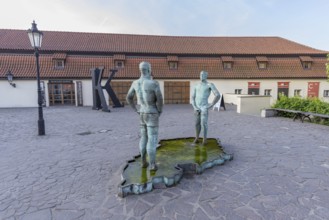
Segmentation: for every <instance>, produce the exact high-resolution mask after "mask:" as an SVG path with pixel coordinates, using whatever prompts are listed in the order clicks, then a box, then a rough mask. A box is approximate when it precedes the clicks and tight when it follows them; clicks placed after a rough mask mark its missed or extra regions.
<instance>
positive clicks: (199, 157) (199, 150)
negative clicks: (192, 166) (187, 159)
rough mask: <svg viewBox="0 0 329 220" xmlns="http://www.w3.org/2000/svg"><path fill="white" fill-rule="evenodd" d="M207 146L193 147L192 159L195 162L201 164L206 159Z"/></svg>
mask: <svg viewBox="0 0 329 220" xmlns="http://www.w3.org/2000/svg"><path fill="white" fill-rule="evenodd" d="M207 158H208V155H207V148H206V147H204V146H201V147H200V146H195V148H194V161H195V162H196V163H197V164H199V165H200V164H202V163H203V162H205V161H207Z"/></svg>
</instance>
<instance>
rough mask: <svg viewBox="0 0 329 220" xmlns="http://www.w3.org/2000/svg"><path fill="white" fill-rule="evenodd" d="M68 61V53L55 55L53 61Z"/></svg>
mask: <svg viewBox="0 0 329 220" xmlns="http://www.w3.org/2000/svg"><path fill="white" fill-rule="evenodd" d="M65 59H66V53H54V54H53V60H65Z"/></svg>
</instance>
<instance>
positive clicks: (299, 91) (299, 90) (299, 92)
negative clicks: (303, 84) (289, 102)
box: [294, 89, 302, 97]
mask: <svg viewBox="0 0 329 220" xmlns="http://www.w3.org/2000/svg"><path fill="white" fill-rule="evenodd" d="M301 93H302V90H301V89H294V97H302V95H301Z"/></svg>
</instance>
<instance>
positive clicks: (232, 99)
mask: <svg viewBox="0 0 329 220" xmlns="http://www.w3.org/2000/svg"><path fill="white" fill-rule="evenodd" d="M239 96H241V94H233V93H226V94H224V102H225V103H229V104H234V105H238V97H239Z"/></svg>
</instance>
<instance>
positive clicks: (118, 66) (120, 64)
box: [115, 60, 125, 68]
mask: <svg viewBox="0 0 329 220" xmlns="http://www.w3.org/2000/svg"><path fill="white" fill-rule="evenodd" d="M115 66H116V68H123V67H124V66H125V65H124V61H122V60H117V61H115Z"/></svg>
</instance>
